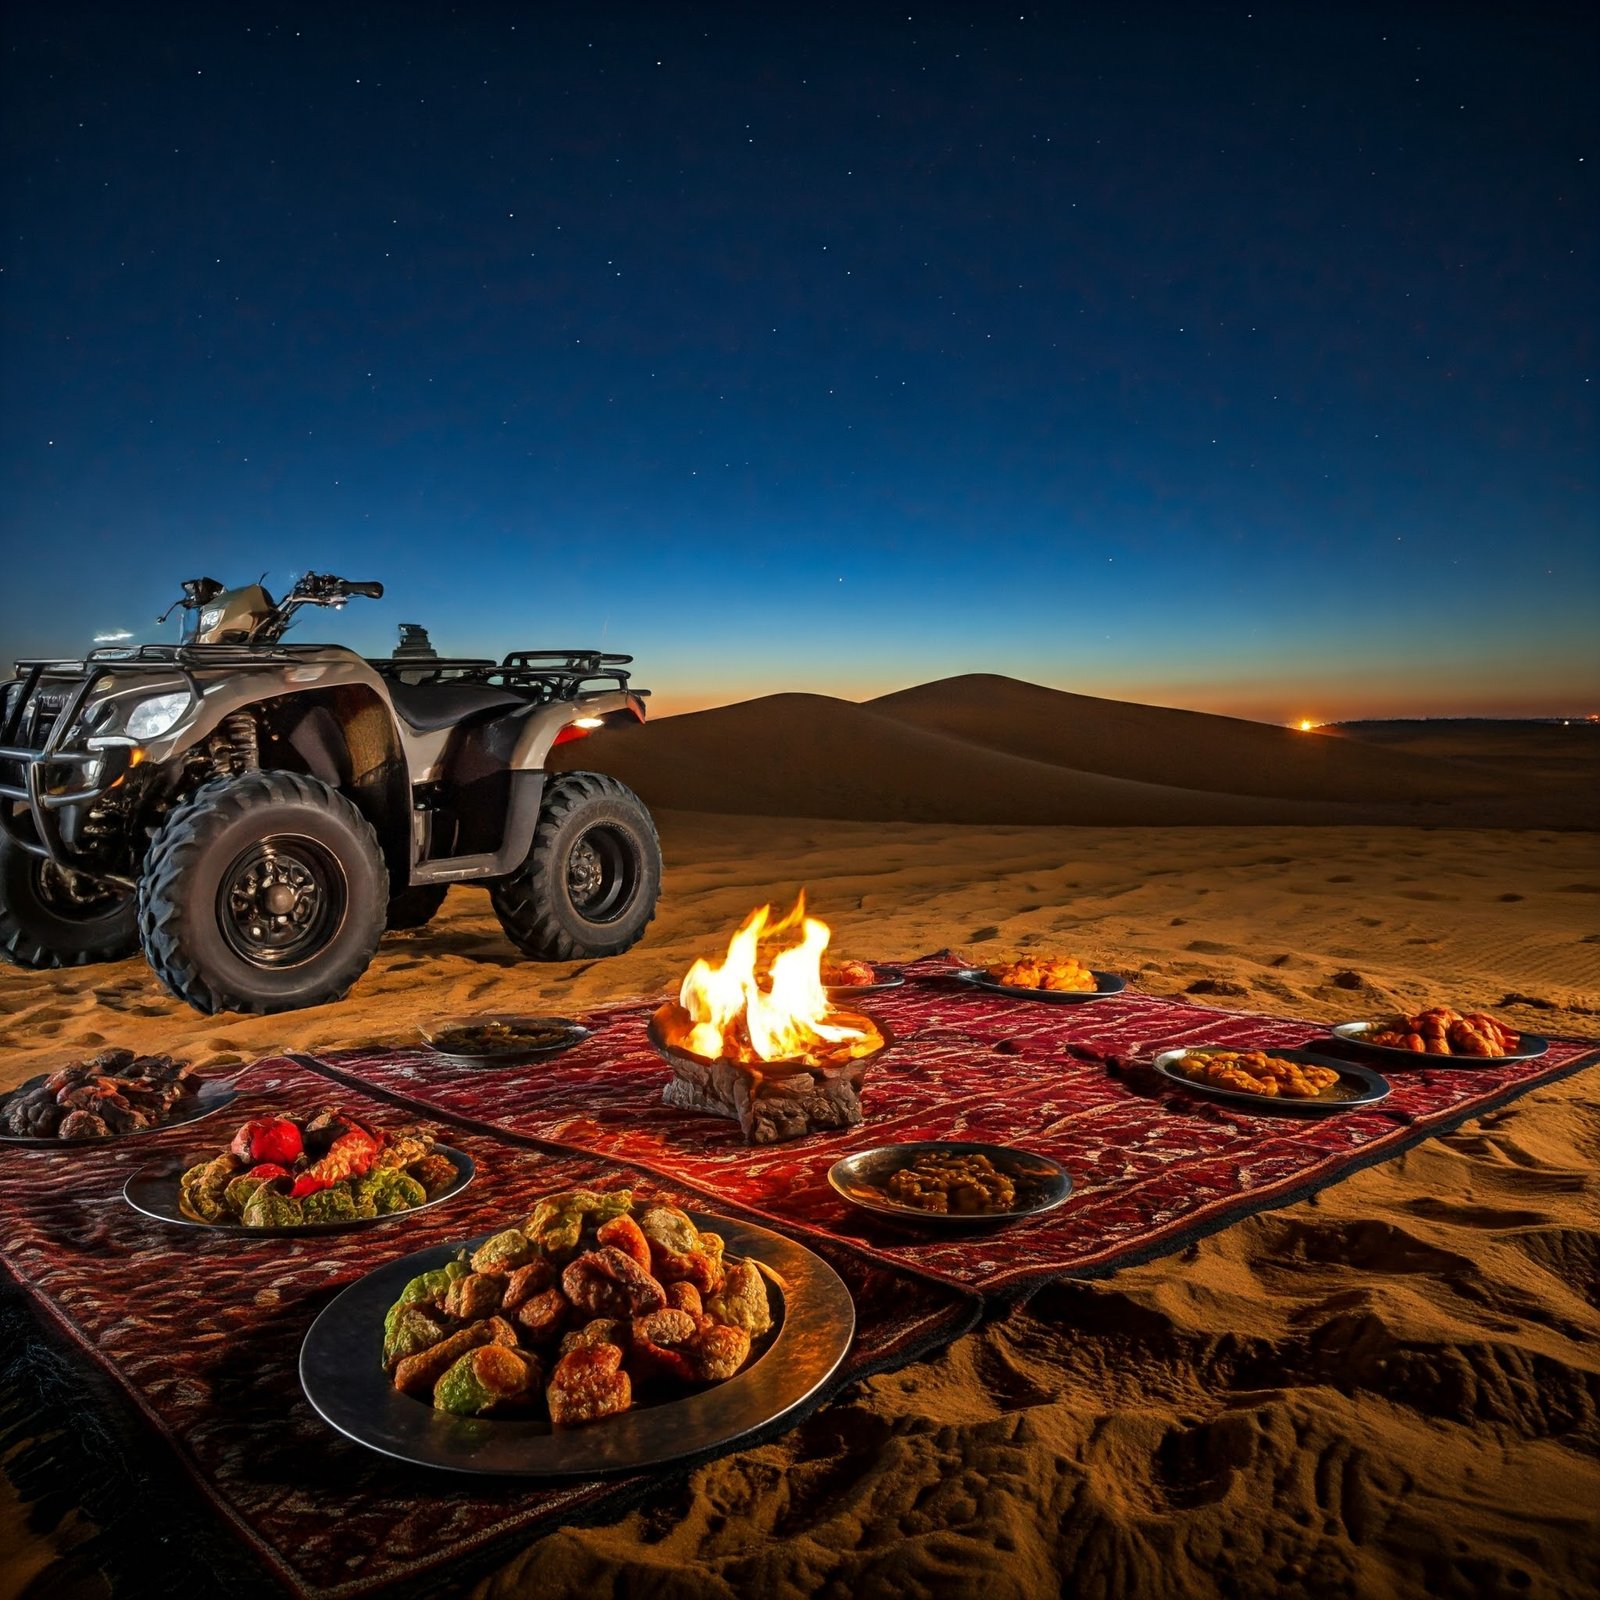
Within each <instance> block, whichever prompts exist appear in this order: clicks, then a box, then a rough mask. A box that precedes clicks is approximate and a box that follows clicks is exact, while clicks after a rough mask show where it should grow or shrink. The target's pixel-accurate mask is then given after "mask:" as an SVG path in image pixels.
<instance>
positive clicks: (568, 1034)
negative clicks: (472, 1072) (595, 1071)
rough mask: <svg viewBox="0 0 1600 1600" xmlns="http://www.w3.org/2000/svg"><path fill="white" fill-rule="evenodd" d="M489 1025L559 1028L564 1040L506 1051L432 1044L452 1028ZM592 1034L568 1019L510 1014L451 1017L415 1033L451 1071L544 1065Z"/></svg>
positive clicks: (578, 1023) (501, 1012)
mask: <svg viewBox="0 0 1600 1600" xmlns="http://www.w3.org/2000/svg"><path fill="white" fill-rule="evenodd" d="M491 1022H503V1023H505V1024H506V1025H507V1026H508V1027H511V1026H515V1025H516V1024H519V1023H522V1024H527V1023H531V1022H538V1023H544V1024H548V1025H551V1026H555V1027H559V1028H561V1029H562V1030H563V1036H562V1037H561V1038H559V1039H555V1040H552V1041H551V1042H550V1043H549V1044H540V1045H518V1046H514V1047H512V1048H511V1049H507V1050H445V1049H442V1048H441V1047H440V1046H439V1045H438V1044H437V1043H435V1041H436V1040H438V1039H441V1038H443V1037H444V1036H445V1034H447V1033H448V1032H449V1031H450V1030H451V1029H453V1028H481V1027H483V1026H484V1025H485V1024H487V1023H491ZM592 1031H593V1030H592V1029H589V1028H586V1027H584V1025H583V1024H582V1023H581V1022H574V1021H573V1020H572V1019H571V1018H570V1017H540V1016H533V1015H531V1014H528V1013H521V1014H515V1013H512V1012H509V1011H495V1012H488V1013H486V1014H484V1015H482V1016H477V1017H451V1018H450V1019H449V1020H448V1021H446V1022H440V1023H436V1024H435V1025H434V1026H432V1027H429V1028H418V1030H417V1032H418V1033H420V1034H421V1035H422V1042H423V1045H424V1046H425V1047H426V1048H427V1049H428V1050H429V1051H431V1052H432V1053H433V1054H434V1055H435V1056H437V1057H438V1058H439V1060H440V1061H443V1062H445V1063H446V1064H447V1065H449V1066H452V1067H472V1068H477V1067H517V1066H522V1065H523V1064H524V1063H526V1062H529V1061H543V1060H545V1059H547V1058H548V1057H550V1056H558V1055H560V1054H561V1053H562V1051H564V1050H570V1049H571V1048H572V1047H573V1045H575V1044H577V1043H579V1042H580V1041H581V1040H584V1039H587V1038H588V1037H589V1035H590V1033H591V1032H592Z"/></svg>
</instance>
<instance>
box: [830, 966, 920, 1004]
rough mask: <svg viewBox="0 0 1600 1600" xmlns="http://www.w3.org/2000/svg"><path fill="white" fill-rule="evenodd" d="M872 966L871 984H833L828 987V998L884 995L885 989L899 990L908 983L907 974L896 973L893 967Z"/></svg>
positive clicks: (842, 998) (841, 998) (850, 998)
mask: <svg viewBox="0 0 1600 1600" xmlns="http://www.w3.org/2000/svg"><path fill="white" fill-rule="evenodd" d="M870 965H871V967H872V982H871V983H831V984H829V985H828V991H827V992H828V998H829V999H830V1000H852V999H854V998H855V996H856V995H858V994H882V993H883V991H884V990H885V989H898V988H899V987H900V986H901V985H902V984H903V983H904V982H905V981H906V975H905V973H903V972H896V971H895V970H894V968H893V967H880V966H879V965H878V963H877V962H876V961H874V962H871V963H870Z"/></svg>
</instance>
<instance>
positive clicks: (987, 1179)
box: [883, 1150, 1017, 1216]
mask: <svg viewBox="0 0 1600 1600" xmlns="http://www.w3.org/2000/svg"><path fill="white" fill-rule="evenodd" d="M883 1188H884V1193H885V1194H887V1195H889V1196H890V1197H891V1198H892V1199H895V1200H898V1201H899V1202H900V1203H901V1204H902V1205H907V1206H915V1207H916V1208H917V1209H918V1210H919V1211H937V1212H943V1213H946V1214H949V1213H952V1212H954V1213H959V1214H968V1215H973V1216H981V1215H982V1214H983V1213H984V1212H992V1211H1010V1210H1011V1209H1012V1208H1013V1207H1014V1206H1015V1205H1016V1203H1017V1186H1016V1183H1015V1182H1014V1181H1013V1180H1012V1179H1011V1178H1009V1177H1007V1176H1006V1174H1005V1173H1003V1172H1001V1171H1000V1169H999V1168H998V1167H996V1166H995V1164H994V1163H993V1162H992V1161H991V1160H990V1159H989V1158H988V1156H986V1155H983V1154H981V1153H979V1154H975V1155H950V1154H946V1153H945V1152H943V1151H940V1150H924V1151H923V1152H922V1154H921V1155H919V1156H918V1157H917V1159H916V1160H915V1161H913V1162H912V1163H911V1164H910V1165H909V1166H906V1167H901V1168H900V1170H899V1171H898V1172H891V1173H890V1174H889V1176H888V1178H887V1179H886V1180H885V1182H884V1185H883Z"/></svg>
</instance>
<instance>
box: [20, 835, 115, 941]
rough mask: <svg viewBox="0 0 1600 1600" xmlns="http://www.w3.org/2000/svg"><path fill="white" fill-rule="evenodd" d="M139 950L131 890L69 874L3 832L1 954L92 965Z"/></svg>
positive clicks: (77, 874)
mask: <svg viewBox="0 0 1600 1600" xmlns="http://www.w3.org/2000/svg"><path fill="white" fill-rule="evenodd" d="M138 948H139V924H138V913H137V910H136V908H135V905H134V897H133V891H132V890H131V889H118V888H117V887H116V886H115V885H113V884H105V883H101V882H100V881H99V879H97V878H87V877H85V876H84V875H83V874H82V873H81V872H68V871H67V870H65V869H64V868H62V867H58V866H57V865H56V864H55V862H53V861H47V860H45V858H44V857H43V856H36V855H34V854H33V852H32V851H31V850H24V849H23V848H22V846H21V845H20V844H18V843H17V842H16V841H15V840H14V839H12V837H11V836H10V834H8V833H3V832H0V955H4V956H5V957H6V958H7V959H8V960H10V961H14V962H15V963H16V964H17V965H18V966H19V967H86V966H88V965H89V964H90V963H91V962H94V961H121V960H122V958H123V957H124V956H131V955H132V954H133V953H134V952H135V951H136V950H137V949H138Z"/></svg>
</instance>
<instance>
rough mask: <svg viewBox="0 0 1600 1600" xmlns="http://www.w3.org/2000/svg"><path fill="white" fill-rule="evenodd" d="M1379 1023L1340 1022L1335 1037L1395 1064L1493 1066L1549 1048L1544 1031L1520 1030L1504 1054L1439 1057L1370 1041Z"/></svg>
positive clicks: (1532, 1056) (1532, 1058) (1533, 1058)
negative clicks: (1523, 1031)
mask: <svg viewBox="0 0 1600 1600" xmlns="http://www.w3.org/2000/svg"><path fill="white" fill-rule="evenodd" d="M1377 1026H1378V1024H1377V1023H1376V1022H1341V1023H1339V1024H1338V1025H1337V1026H1336V1027H1335V1028H1334V1030H1333V1036H1334V1038H1335V1039H1340V1040H1342V1041H1343V1042H1344V1043H1345V1044H1348V1045H1354V1046H1355V1047H1356V1048H1357V1049H1359V1050H1368V1051H1371V1053H1372V1054H1373V1055H1375V1056H1382V1057H1383V1058H1384V1059H1385V1060H1386V1061H1389V1062H1391V1063H1393V1064H1395V1065H1397V1066H1398V1065H1405V1066H1408V1067H1467V1068H1471V1067H1494V1066H1500V1065H1502V1064H1503V1063H1505V1062H1507V1061H1536V1060H1538V1058H1539V1057H1540V1056H1542V1055H1543V1054H1544V1053H1545V1051H1547V1050H1548V1049H1549V1048H1550V1041H1549V1040H1548V1039H1546V1038H1545V1037H1544V1036H1543V1034H1538V1033H1519V1034H1518V1035H1517V1048H1516V1049H1515V1050H1513V1051H1512V1052H1511V1053H1510V1054H1509V1055H1504V1056H1436V1055H1432V1054H1428V1053H1425V1052H1423V1051H1420V1050H1402V1049H1400V1047H1399V1046H1398V1045H1392V1044H1369V1043H1368V1042H1367V1037H1366V1036H1367V1035H1368V1034H1369V1033H1371V1032H1372V1031H1373V1029H1374V1028H1376V1027H1377Z"/></svg>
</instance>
